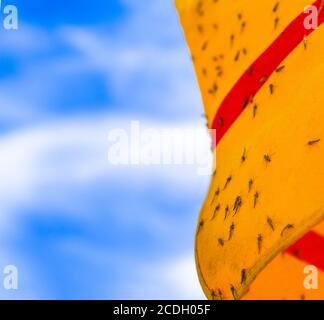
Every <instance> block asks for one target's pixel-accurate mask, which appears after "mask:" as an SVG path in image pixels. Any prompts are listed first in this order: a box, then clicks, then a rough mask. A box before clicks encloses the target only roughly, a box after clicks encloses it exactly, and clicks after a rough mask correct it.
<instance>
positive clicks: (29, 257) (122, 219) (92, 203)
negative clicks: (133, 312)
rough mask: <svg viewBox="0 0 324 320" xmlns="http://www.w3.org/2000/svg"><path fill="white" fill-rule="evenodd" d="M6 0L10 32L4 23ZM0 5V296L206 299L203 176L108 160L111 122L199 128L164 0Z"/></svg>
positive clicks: (182, 51)
mask: <svg viewBox="0 0 324 320" xmlns="http://www.w3.org/2000/svg"><path fill="white" fill-rule="evenodd" d="M7 4H14V5H16V6H17V7H18V12H19V30H18V31H7V30H4V28H3V27H2V21H3V18H4V15H3V13H2V10H3V7H4V6H5V5H7ZM0 18H1V25H0V129H1V136H0V177H1V179H0V298H14V299H20V298H25V299H32V298H39V299H168V298H170V299H192V298H203V294H202V292H201V289H200V286H199V284H198V280H197V276H196V271H195V266H194V257H193V241H194V232H195V225H196V219H197V215H198V212H199V209H200V205H201V203H202V201H203V199H204V196H205V194H206V190H207V186H208V180H209V177H206V176H199V175H197V172H196V170H195V168H193V167H192V166H189V165H184V166H158V165H155V166H148V167H147V166H146V167H145V166H117V167H116V166H112V165H111V164H110V163H109V162H108V160H107V153H108V149H109V142H108V135H109V132H110V130H111V129H115V128H125V129H127V128H129V126H130V122H131V121H132V120H138V121H140V124H141V126H142V127H154V128H165V127H187V128H188V127H189V128H204V119H203V118H202V117H201V113H202V107H201V101H200V97H199V93H198V89H197V86H196V82H195V80H194V75H193V70H192V67H191V62H190V58H189V53H188V51H187V49H186V47H185V44H184V40H183V36H182V33H181V30H180V27H179V24H178V20H177V16H176V13H175V10H174V7H173V3H172V0H153V1H147V0H93V1H91V2H89V1H86V0H58V1H41V0H20V1H19V0H2V8H1V14H0ZM8 264H11V265H12V264H13V265H16V266H17V268H18V271H19V290H17V291H8V290H4V289H3V286H2V285H1V283H2V282H3V278H4V275H3V272H2V270H3V269H4V267H5V266H6V265H8ZM1 278H2V279H1Z"/></svg>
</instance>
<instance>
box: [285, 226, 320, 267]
mask: <svg viewBox="0 0 324 320" xmlns="http://www.w3.org/2000/svg"><path fill="white" fill-rule="evenodd" d="M287 252H288V253H289V254H291V255H293V256H294V257H296V258H297V259H299V260H302V261H304V262H307V263H309V264H312V265H314V266H316V267H317V268H319V269H321V270H322V271H324V237H322V236H321V235H319V234H318V233H316V232H314V231H310V232H308V233H307V234H306V235H305V236H304V237H303V238H301V239H300V240H298V241H297V242H296V243H295V244H294V245H292V246H291V247H289V248H288V249H287Z"/></svg>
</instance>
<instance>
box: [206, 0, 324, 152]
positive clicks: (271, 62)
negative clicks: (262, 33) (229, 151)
mask: <svg viewBox="0 0 324 320" xmlns="http://www.w3.org/2000/svg"><path fill="white" fill-rule="evenodd" d="M321 3H322V1H321V0H318V1H316V2H315V3H314V4H313V5H314V6H316V7H317V8H318V9H319V8H321ZM306 17H307V14H305V13H304V12H303V13H301V14H300V15H299V16H298V17H297V18H296V19H295V20H294V21H292V22H291V23H290V24H289V26H288V27H287V28H286V29H285V30H284V31H283V32H282V33H281V34H280V36H279V37H278V38H277V39H276V40H275V41H274V42H273V43H272V44H271V45H270V47H268V49H266V50H265V51H264V52H263V53H262V54H261V55H260V56H259V57H258V58H257V60H256V61H255V62H254V63H253V64H252V65H251V66H250V67H249V68H248V70H246V72H244V74H243V75H242V76H241V78H240V79H239V80H238V81H237V83H236V84H235V85H234V87H233V88H232V89H231V91H230V92H229V93H228V95H227V96H226V97H225V99H224V100H223V102H222V103H221V105H220V107H219V109H218V110H217V113H216V116H215V118H214V121H213V123H212V129H216V130H217V132H216V133H217V134H216V141H213V148H215V147H216V145H217V144H218V143H219V142H220V141H221V139H222V138H223V136H224V135H225V133H226V132H227V131H228V129H229V128H230V127H231V126H232V124H233V123H234V122H235V120H236V119H237V118H238V117H239V116H240V114H241V113H242V112H243V111H244V108H243V106H244V105H246V101H249V100H250V98H251V97H254V96H255V95H256V93H257V92H258V91H259V90H260V89H261V88H262V87H263V86H264V83H265V81H264V80H265V79H267V78H268V77H269V76H270V75H271V74H272V73H273V72H274V71H275V70H276V69H277V68H278V67H279V66H280V63H282V61H283V60H284V59H285V58H286V57H287V56H288V55H289V54H290V53H291V52H292V51H293V50H294V49H295V48H296V47H297V46H298V45H299V44H300V43H302V42H303V41H304V37H305V36H307V35H309V34H310V33H312V32H313V31H314V30H313V29H310V30H307V29H305V27H304V20H305V18H306ZM318 20H319V21H318V25H321V24H322V23H323V22H324V10H319V19H318Z"/></svg>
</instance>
